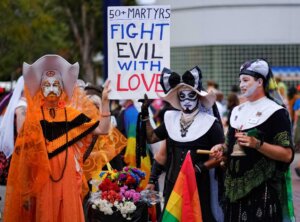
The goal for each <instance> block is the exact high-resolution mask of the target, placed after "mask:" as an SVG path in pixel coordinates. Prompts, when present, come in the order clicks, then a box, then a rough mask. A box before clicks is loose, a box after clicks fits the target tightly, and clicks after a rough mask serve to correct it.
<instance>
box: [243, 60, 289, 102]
mask: <svg viewBox="0 0 300 222" xmlns="http://www.w3.org/2000/svg"><path fill="white" fill-rule="evenodd" d="M243 74H244V75H250V76H253V77H255V78H263V80H264V90H265V92H266V95H267V97H269V98H270V99H272V100H274V101H275V102H276V103H278V104H279V105H283V104H284V103H283V99H282V97H281V96H280V94H279V92H278V90H277V84H276V82H275V80H274V78H273V73H272V70H271V68H270V65H269V64H268V62H267V61H266V60H264V59H255V60H250V61H247V62H245V63H244V64H243V65H242V66H241V68H240V73H239V75H243Z"/></svg>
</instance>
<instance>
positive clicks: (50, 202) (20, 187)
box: [4, 104, 99, 222]
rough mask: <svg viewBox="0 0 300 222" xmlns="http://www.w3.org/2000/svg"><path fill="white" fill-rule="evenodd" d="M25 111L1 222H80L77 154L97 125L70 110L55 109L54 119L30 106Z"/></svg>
mask: <svg viewBox="0 0 300 222" xmlns="http://www.w3.org/2000/svg"><path fill="white" fill-rule="evenodd" d="M28 109H32V110H29V112H27V116H26V120H25V122H24V125H23V130H22V131H21V133H20V134H19V135H18V138H17V141H16V146H15V152H14V154H13V157H12V162H11V168H10V171H9V177H8V184H7V192H6V202H5V208H4V221H12V222H16V221H28V222H29V221H30V222H33V221H47V222H48V221H49V222H54V221H55V222H60V221H66V222H68V221H72V222H77V221H84V215H83V209H82V193H81V190H82V189H81V186H82V178H83V172H82V154H83V153H84V151H85V149H86V148H87V146H88V145H89V143H90V142H91V140H92V137H91V132H92V131H93V130H94V129H95V128H96V127H97V126H98V123H99V122H98V121H93V120H91V119H90V118H88V117H87V116H86V115H84V114H82V113H81V112H79V111H77V110H76V109H73V108H71V107H66V108H58V109H56V110H55V117H54V118H52V117H51V116H50V112H49V111H48V110H46V109H41V107H38V106H34V105H33V104H31V106H30V104H29V106H28ZM66 122H67V123H68V124H66ZM50 177H52V178H53V179H54V180H57V179H58V180H59V181H58V182H54V181H53V180H52V179H51V178H50ZM59 178H61V179H59Z"/></svg>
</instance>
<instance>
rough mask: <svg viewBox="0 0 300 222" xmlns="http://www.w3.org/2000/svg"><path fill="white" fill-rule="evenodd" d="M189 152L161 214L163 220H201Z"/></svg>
mask: <svg viewBox="0 0 300 222" xmlns="http://www.w3.org/2000/svg"><path fill="white" fill-rule="evenodd" d="M194 172H195V171H194V167H193V163H192V159H191V155H190V152H188V153H187V155H186V157H185V160H184V162H183V165H182V167H181V170H180V172H179V174H178V177H177V180H176V183H175V185H174V188H173V191H172V193H171V195H170V198H169V200H168V202H167V205H166V209H165V211H164V214H163V218H162V221H163V222H201V221H202V212H201V205H200V200H199V195H198V189H197V183H196V177H195V173H194Z"/></svg>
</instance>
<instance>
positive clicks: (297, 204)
mask: <svg viewBox="0 0 300 222" xmlns="http://www.w3.org/2000/svg"><path fill="white" fill-rule="evenodd" d="M297 161H300V153H296V155H295V159H294V161H293V162H292V164H291V172H292V183H293V200H294V210H295V214H296V221H299V222H300V177H298V176H297V175H296V173H295V170H294V168H295V166H296V163H297ZM0 197H1V200H0V212H1V215H0V222H2V212H3V206H4V198H5V186H0Z"/></svg>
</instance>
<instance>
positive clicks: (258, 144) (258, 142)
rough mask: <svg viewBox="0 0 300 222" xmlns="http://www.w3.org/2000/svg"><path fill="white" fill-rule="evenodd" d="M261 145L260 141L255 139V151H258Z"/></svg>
mask: <svg viewBox="0 0 300 222" xmlns="http://www.w3.org/2000/svg"><path fill="white" fill-rule="evenodd" d="M262 145H263V143H262V141H261V140H259V139H256V144H255V147H254V148H255V149H256V150H259V149H260V148H261V146H262Z"/></svg>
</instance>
